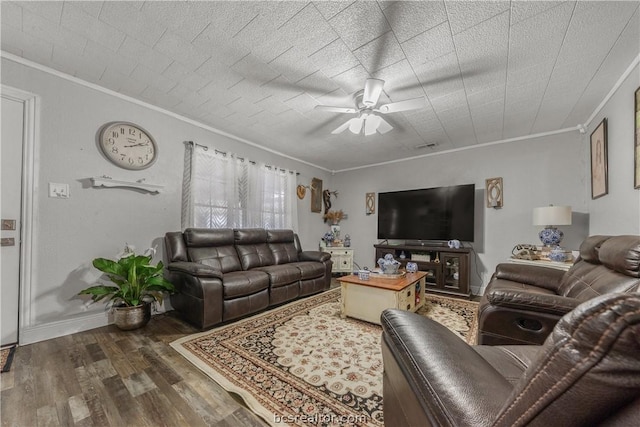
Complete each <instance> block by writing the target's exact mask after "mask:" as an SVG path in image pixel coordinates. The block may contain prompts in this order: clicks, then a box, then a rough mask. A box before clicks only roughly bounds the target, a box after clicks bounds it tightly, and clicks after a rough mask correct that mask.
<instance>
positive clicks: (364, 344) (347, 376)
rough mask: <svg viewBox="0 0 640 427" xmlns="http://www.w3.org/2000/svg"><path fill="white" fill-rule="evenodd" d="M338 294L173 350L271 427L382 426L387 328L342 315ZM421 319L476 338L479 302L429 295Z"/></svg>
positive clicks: (276, 311)
mask: <svg viewBox="0 0 640 427" xmlns="http://www.w3.org/2000/svg"><path fill="white" fill-rule="evenodd" d="M339 299H340V289H332V290H330V291H327V292H324V293H322V294H319V295H315V296H312V297H309V298H305V299H302V300H298V301H295V302H293V303H290V304H287V305H284V306H281V307H278V308H276V309H274V310H271V311H267V312H264V313H262V314H258V315H256V316H253V317H249V318H247V319H244V320H240V321H238V322H235V323H232V324H229V325H226V326H222V327H219V328H217V329H214V330H210V331H207V332H203V333H198V334H195V335H190V336H187V337H184V338H182V339H179V340H177V341H174V342H173V343H171V346H172V347H173V348H174V349H176V350H177V351H178V352H179V353H180V354H182V355H183V356H184V357H185V358H187V359H188V360H189V361H191V362H192V363H193V364H194V365H195V366H197V367H198V368H199V369H201V370H202V371H203V372H204V373H206V374H207V375H208V376H209V377H211V378H212V379H213V380H215V381H216V382H217V383H218V384H220V386H222V387H223V388H224V389H225V390H227V391H229V392H233V393H236V394H238V395H239V396H241V397H242V398H243V399H244V401H245V403H246V405H247V406H248V407H249V408H250V409H251V410H252V411H254V412H255V413H256V414H257V415H259V416H260V417H262V418H263V419H264V420H265V421H266V422H267V423H269V424H270V425H274V426H275V425H280V426H281V425H286V424H289V425H322V426H330V425H353V426H382V425H383V424H384V421H383V417H382V404H383V402H382V369H383V366H382V355H381V351H380V339H381V331H382V329H381V327H380V326H378V325H374V324H371V323H367V322H363V321H359V320H355V319H350V318H347V319H342V318H341V317H340V302H339ZM425 306H426V307H425V308H423V309H421V310H420V314H422V315H426V316H428V317H432V318H435V320H439V321H440V320H441V321H442V322H443V324H445V326H447V327H449V328H450V329H452V330H453V331H454V332H455V333H456V334H457V335H458V336H460V337H461V338H463V339H466V340H467V341H471V340H472V339H475V332H474V331H475V323H476V321H475V318H476V311H477V303H472V302H467V301H458V300H454V299H451V298H445V297H437V296H433V297H432V296H428V297H427V298H425Z"/></svg>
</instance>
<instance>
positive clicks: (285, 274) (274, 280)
mask: <svg viewBox="0 0 640 427" xmlns="http://www.w3.org/2000/svg"><path fill="white" fill-rule="evenodd" d="M251 271H261V272H265V273H266V274H267V275H268V276H269V282H270V284H271V287H272V288H277V287H279V286H284V285H290V284H292V283H294V282H297V281H299V280H300V270H299V269H298V268H296V267H295V266H293V265H291V264H282V265H268V266H265V267H258V268H254V269H253V270H251Z"/></svg>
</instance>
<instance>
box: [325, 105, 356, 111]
mask: <svg viewBox="0 0 640 427" xmlns="http://www.w3.org/2000/svg"><path fill="white" fill-rule="evenodd" d="M315 109H316V110H322V111H331V112H332V113H357V112H358V110H356V109H355V108H346V107H331V106H329V105H316V106H315Z"/></svg>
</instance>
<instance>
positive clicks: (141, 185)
mask: <svg viewBox="0 0 640 427" xmlns="http://www.w3.org/2000/svg"><path fill="white" fill-rule="evenodd" d="M91 183H92V186H93V187H106V188H117V187H126V188H134V189H136V190H142V191H146V192H149V193H151V194H158V193H160V192H162V190H163V189H164V186H162V185H155V184H147V183H146V182H144V181H142V180H139V181H119V180H116V179H113V178H110V177H107V176H95V177H92V178H91Z"/></svg>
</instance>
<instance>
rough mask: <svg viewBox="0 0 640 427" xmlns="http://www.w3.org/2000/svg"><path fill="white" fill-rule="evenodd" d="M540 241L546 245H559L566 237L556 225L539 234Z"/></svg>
mask: <svg viewBox="0 0 640 427" xmlns="http://www.w3.org/2000/svg"><path fill="white" fill-rule="evenodd" d="M538 237H540V241H541V242H542V244H543V245H545V246H558V245H559V244H560V242H561V241H562V238H563V237H564V233H563V232H562V231H561V230H558V229H557V228H555V227H547V228H545V229H544V230H542V231H541V232H540V234H538Z"/></svg>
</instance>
